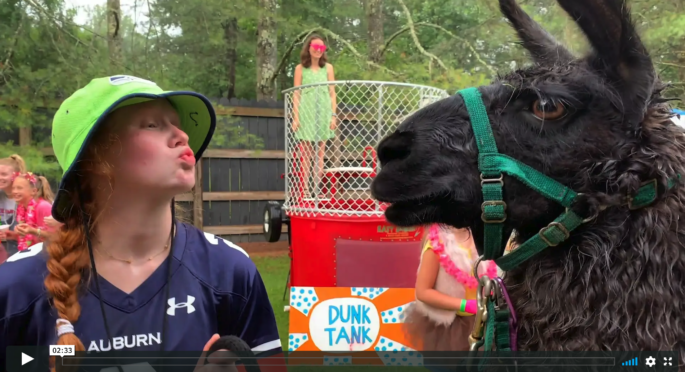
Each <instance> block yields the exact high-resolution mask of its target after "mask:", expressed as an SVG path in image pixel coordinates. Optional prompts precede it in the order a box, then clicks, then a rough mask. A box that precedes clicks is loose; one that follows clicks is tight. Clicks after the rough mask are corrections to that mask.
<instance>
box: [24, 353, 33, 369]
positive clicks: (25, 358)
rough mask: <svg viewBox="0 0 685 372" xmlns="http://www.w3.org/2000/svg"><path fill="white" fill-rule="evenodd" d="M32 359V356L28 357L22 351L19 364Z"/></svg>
mask: <svg viewBox="0 0 685 372" xmlns="http://www.w3.org/2000/svg"><path fill="white" fill-rule="evenodd" d="M32 360H33V358H32V357H30V356H28V355H26V354H24V353H21V365H22V366H23V365H24V364H26V363H28V362H30V361H32Z"/></svg>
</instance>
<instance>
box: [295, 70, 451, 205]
mask: <svg viewBox="0 0 685 372" xmlns="http://www.w3.org/2000/svg"><path fill="white" fill-rule="evenodd" d="M331 92H335V97H336V105H335V107H333V103H332V98H331V97H332V95H331V94H330V93H331ZM283 95H284V102H285V104H284V105H285V115H284V120H285V136H284V137H285V202H284V204H283V209H284V210H285V211H286V212H287V213H288V214H289V215H302V216H314V215H321V216H338V217H341V216H369V217H371V216H375V217H381V216H382V215H383V211H384V209H385V207H384V205H383V203H380V202H378V201H376V200H373V198H371V196H370V194H369V193H368V185H369V183H370V180H371V179H373V177H375V175H376V174H377V173H378V171H380V164H378V162H377V160H376V150H375V148H376V146H377V144H378V142H380V140H381V139H382V138H383V137H385V136H386V135H387V134H389V133H391V132H392V131H394V130H395V128H396V127H397V126H398V125H399V124H400V123H401V122H403V121H404V120H405V119H406V118H407V117H409V116H410V115H412V114H413V113H415V112H416V111H417V110H419V109H421V108H423V107H425V106H427V105H429V104H432V103H434V102H437V101H439V100H441V99H444V98H447V97H448V96H449V94H448V93H447V92H446V91H445V90H443V89H439V88H434V87H430V86H426V85H419V84H409V83H396V82H384V81H369V80H345V81H328V82H322V83H313V84H306V85H300V86H297V87H293V88H290V89H286V90H283ZM333 112H334V113H333ZM332 117H335V119H336V122H337V128H335V130H332V129H330V128H331V127H330V126H328V127H327V123H328V121H331V122H332ZM295 119H297V120H295ZM295 123H297V124H296V125H297V128H296V129H295ZM331 132H332V133H331ZM331 136H333V137H331ZM322 148H323V151H322V150H321V149H322ZM327 163H330V164H327ZM322 165H323V166H322Z"/></svg>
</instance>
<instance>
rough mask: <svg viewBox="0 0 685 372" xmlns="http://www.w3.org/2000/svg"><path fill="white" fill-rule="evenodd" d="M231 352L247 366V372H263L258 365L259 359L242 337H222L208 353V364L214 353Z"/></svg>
mask: <svg viewBox="0 0 685 372" xmlns="http://www.w3.org/2000/svg"><path fill="white" fill-rule="evenodd" d="M221 349H224V350H229V351H231V352H233V353H232V354H233V355H235V356H236V359H239V360H241V361H242V362H243V364H244V365H245V370H246V371H247V372H261V369H260V368H259V365H257V359H256V358H255V357H254V353H253V352H252V349H250V347H249V346H248V345H247V343H245V341H243V340H242V339H241V338H240V337H236V336H222V337H221V338H219V339H218V340H216V342H215V343H214V344H212V346H211V347H210V348H209V350H208V351H207V362H208V363H209V357H210V356H211V355H212V353H214V352H216V351H218V350H221Z"/></svg>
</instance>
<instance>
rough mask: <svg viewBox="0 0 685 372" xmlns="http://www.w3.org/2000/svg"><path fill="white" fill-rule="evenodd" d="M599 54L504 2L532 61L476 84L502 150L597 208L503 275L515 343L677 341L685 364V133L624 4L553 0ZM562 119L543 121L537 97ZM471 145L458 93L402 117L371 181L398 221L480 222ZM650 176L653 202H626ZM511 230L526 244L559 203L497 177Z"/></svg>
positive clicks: (477, 231)
mask: <svg viewBox="0 0 685 372" xmlns="http://www.w3.org/2000/svg"><path fill="white" fill-rule="evenodd" d="M559 4H560V5H561V6H562V7H563V8H564V9H565V10H566V11H567V13H569V15H570V16H571V17H572V18H573V19H574V20H576V22H577V23H578V25H579V26H580V28H581V29H582V30H583V32H584V33H585V34H586V36H587V37H588V39H589V41H590V43H591V45H592V46H593V52H592V54H590V55H589V56H585V57H583V58H578V59H576V58H573V57H572V56H571V53H570V52H569V51H567V50H565V49H564V48H563V47H561V46H560V45H558V44H557V43H556V42H555V41H554V40H553V39H552V38H551V37H550V36H549V35H547V34H546V33H545V32H544V31H543V30H542V28H541V27H540V26H538V25H537V24H535V22H534V21H532V20H531V19H530V18H529V17H528V16H527V15H526V14H525V13H524V12H523V11H522V10H521V9H520V7H519V6H518V5H517V4H516V2H515V0H500V7H501V10H502V13H503V14H504V15H505V16H506V17H507V18H508V19H509V20H510V21H511V23H512V25H513V26H514V28H515V29H516V31H517V32H518V34H519V36H520V37H521V40H522V44H523V46H524V47H526V48H527V49H528V50H529V52H530V53H531V54H532V56H533V59H534V60H535V65H534V66H533V67H530V68H526V69H522V70H518V71H515V72H512V73H510V74H508V75H506V76H501V77H499V78H498V79H497V80H496V81H495V82H493V83H492V84H491V85H489V86H484V87H481V88H479V89H480V91H481V94H482V96H483V100H484V102H485V104H486V107H487V109H488V113H489V116H490V121H491V124H492V129H493V132H494V135H495V139H496V142H497V146H498V148H499V151H500V152H501V153H503V154H507V155H509V156H511V157H513V158H515V159H518V160H519V161H521V162H523V163H525V164H527V165H529V166H531V167H533V168H535V169H537V170H539V171H541V172H542V173H544V174H546V175H548V176H550V177H552V178H554V179H556V180H557V181H559V182H561V183H563V184H565V185H567V186H569V187H571V188H573V189H574V190H575V191H576V192H580V193H583V194H584V195H583V196H581V197H580V199H579V201H578V202H577V203H576V205H575V206H574V207H573V209H574V210H575V211H576V212H577V213H579V214H580V215H582V216H590V215H592V214H593V213H595V212H599V216H598V217H597V218H596V219H595V220H594V221H592V222H590V223H588V224H585V225H583V226H581V227H580V228H579V229H578V230H576V231H575V232H574V233H573V234H572V237H571V239H569V240H568V241H567V242H565V243H564V244H563V245H559V246H557V247H554V248H548V249H547V250H545V251H544V252H542V253H541V254H539V255H537V256H536V257H533V258H532V259H531V260H529V261H528V262H526V263H524V264H523V265H521V266H520V267H518V268H516V269H514V270H512V271H510V272H509V273H508V274H507V275H506V279H505V282H506V284H507V286H508V289H509V293H510V294H511V296H512V298H513V301H514V302H515V307H516V311H517V312H518V318H519V324H520V326H519V331H518V334H519V342H520V345H519V347H520V349H522V350H677V351H679V352H680V356H681V357H680V359H681V364H682V362H683V361H684V360H685V248H684V246H683V243H684V242H685V224H683V225H680V217H681V216H683V215H684V212H685V199H684V197H685V191H684V190H683V188H682V187H681V186H680V185H677V186H676V187H675V188H674V189H671V190H670V191H669V190H667V188H666V184H667V182H668V179H669V178H672V177H674V176H675V175H676V174H681V175H683V176H685V151H684V150H685V141H684V139H685V138H684V136H685V133H684V132H683V130H681V129H680V128H678V127H676V126H675V125H674V124H673V123H672V122H671V121H670V116H671V114H670V110H669V107H668V105H667V102H666V101H667V100H666V99H664V98H662V97H661V93H662V90H663V89H664V85H663V84H661V83H660V82H659V80H658V79H657V78H656V76H655V72H654V68H653V65H652V62H651V59H650V57H649V55H648V53H647V51H646V50H645V48H644V46H643V45H642V42H641V41H640V38H639V36H638V35H637V33H636V32H635V30H634V27H633V25H632V23H631V21H630V15H629V10H628V7H627V4H625V1H620V0H559ZM541 102H543V104H544V102H546V104H544V107H542V108H541V109H544V110H547V111H548V112H553V111H554V110H555V108H558V107H559V105H561V107H563V108H564V110H565V112H566V115H564V116H563V117H562V118H560V119H557V120H540V119H538V118H537V117H536V116H535V115H534V114H533V107H534V105H539V104H541ZM477 156H478V151H477V147H476V143H475V140H474V135H473V132H472V129H471V125H470V123H469V116H468V113H467V111H466V108H465V106H464V102H463V100H462V99H461V97H460V96H459V95H455V96H453V97H450V98H447V99H444V100H442V101H440V102H436V103H434V104H433V105H431V106H428V107H426V108H424V109H422V110H420V111H418V112H417V113H415V114H414V115H413V116H411V117H410V118H408V119H407V120H406V121H405V122H404V123H402V124H401V125H400V127H399V128H398V129H397V131H395V132H394V133H393V134H391V135H390V136H388V137H387V138H385V139H384V140H383V141H382V142H381V143H380V144H379V146H378V157H379V160H380V162H381V165H382V170H381V172H380V173H379V174H378V176H377V177H376V178H375V180H374V182H373V184H372V186H371V190H372V193H373V195H374V197H375V198H377V199H378V200H380V201H384V202H389V203H392V205H391V206H390V207H389V208H388V210H387V211H386V217H387V219H388V220H389V221H390V222H392V223H395V224H397V225H401V226H411V225H419V224H427V223H445V224H449V225H452V226H456V227H469V228H471V229H472V231H473V235H474V238H475V240H476V244H477V246H478V247H479V250H480V249H481V247H482V240H483V223H482V222H481V219H480V213H481V209H480V208H481V207H480V205H481V203H482V200H483V198H482V195H481V187H480V179H479V175H480V173H479V171H478V162H477ZM650 179H656V180H657V181H658V185H659V197H658V200H657V201H656V202H655V203H654V204H652V205H651V206H649V207H646V208H643V209H640V210H635V211H631V210H629V209H628V208H627V207H626V206H625V204H624V203H625V198H626V196H628V195H631V194H633V193H634V192H635V191H636V190H637V189H638V188H639V187H640V185H641V184H642V183H643V182H645V181H647V180H650ZM504 180H505V184H504V199H505V201H506V203H507V206H508V208H507V217H508V218H507V221H506V228H505V230H506V231H505V238H506V237H508V236H509V234H510V233H511V231H512V230H513V229H516V230H517V231H518V238H517V240H518V242H519V243H522V242H524V241H525V240H527V239H528V238H530V237H531V236H532V235H533V234H535V233H537V232H538V231H539V230H540V229H541V228H542V227H544V226H546V225H547V224H548V223H550V222H551V221H552V220H553V219H554V218H555V217H557V216H558V215H559V214H561V213H562V212H563V209H562V208H561V207H560V206H559V205H557V204H555V203H554V202H551V201H549V200H547V199H545V198H544V197H543V196H541V195H539V194H537V193H536V192H535V191H533V190H531V189H529V188H528V187H527V186H525V185H523V184H522V183H521V182H519V181H518V180H516V179H514V178H512V177H508V176H505V178H504Z"/></svg>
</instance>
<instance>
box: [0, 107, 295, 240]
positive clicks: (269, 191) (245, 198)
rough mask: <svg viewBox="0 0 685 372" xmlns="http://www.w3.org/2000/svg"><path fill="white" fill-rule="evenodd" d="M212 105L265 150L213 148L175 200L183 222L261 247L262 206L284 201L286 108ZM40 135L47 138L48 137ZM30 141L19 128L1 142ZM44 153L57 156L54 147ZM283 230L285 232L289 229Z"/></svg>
mask: <svg viewBox="0 0 685 372" xmlns="http://www.w3.org/2000/svg"><path fill="white" fill-rule="evenodd" d="M212 101H213V103H214V104H215V107H217V109H216V111H217V116H223V117H226V116H229V115H230V116H231V117H233V119H232V120H233V121H234V122H233V123H232V124H231V125H232V126H237V127H242V128H244V132H246V133H249V134H252V135H254V136H257V137H259V139H260V140H261V142H262V144H263V148H262V149H260V150H253V149H247V148H237V149H217V148H212V145H211V144H210V148H209V149H208V150H206V151H205V153H204V154H203V156H202V159H201V160H200V162H199V163H198V165H197V168H196V169H197V171H196V178H197V182H196V187H195V188H194V190H193V191H192V192H191V193H188V194H184V195H180V196H179V197H178V198H177V201H179V202H180V204H181V206H182V207H184V208H183V209H184V210H185V211H186V212H187V213H186V214H185V215H184V216H182V217H183V218H184V219H185V220H186V221H189V222H190V221H192V222H193V224H195V225H196V226H198V227H199V228H201V229H203V230H204V231H206V232H209V233H212V234H216V235H220V236H224V237H226V238H227V239H230V240H231V241H234V242H236V243H241V242H242V243H245V242H263V241H264V237H263V235H262V226H263V220H264V217H263V213H264V212H263V211H264V206H265V205H266V202H267V201H269V200H275V201H278V202H280V203H282V202H283V201H284V198H285V181H284V179H282V178H281V175H282V174H283V173H284V171H285V151H284V148H285V137H284V136H285V132H284V129H285V128H284V119H283V116H284V109H283V103H282V102H258V101H245V100H231V101H228V100H226V99H221V100H212ZM219 125H222V124H221V120H219V122H218V123H217V126H219ZM41 132H42V131H41ZM36 134H37V135H38V137H40V138H49V133H36ZM46 135H47V136H48V137H45V136H46ZM31 136H32V133H31V129H30V128H21V129H19V130H18V131H12V132H7V133H0V141H8V140H12V141H13V142H15V143H19V144H21V145H27V144H30V143H32V139H31ZM43 152H44V154H45V155H46V156H51V155H53V152H52V148H45V149H43ZM283 231H284V232H285V231H287V228H286V226H283ZM281 239H282V240H287V235H286V234H282V236H281Z"/></svg>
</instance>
